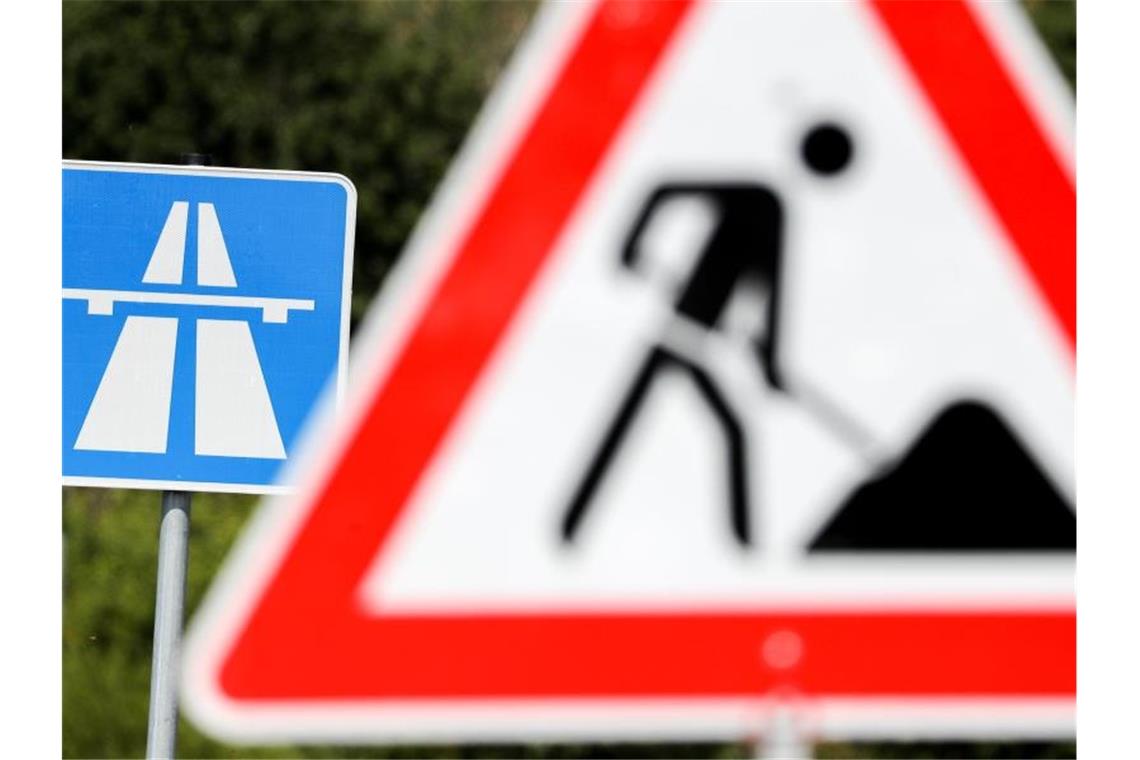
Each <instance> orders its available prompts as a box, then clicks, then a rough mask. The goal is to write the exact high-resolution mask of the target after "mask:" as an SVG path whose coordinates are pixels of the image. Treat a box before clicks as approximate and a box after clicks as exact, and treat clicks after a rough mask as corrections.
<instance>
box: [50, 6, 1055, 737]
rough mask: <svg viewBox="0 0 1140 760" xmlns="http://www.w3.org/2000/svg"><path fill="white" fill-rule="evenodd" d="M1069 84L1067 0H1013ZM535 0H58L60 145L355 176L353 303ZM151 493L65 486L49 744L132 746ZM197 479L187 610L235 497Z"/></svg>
mask: <svg viewBox="0 0 1140 760" xmlns="http://www.w3.org/2000/svg"><path fill="white" fill-rule="evenodd" d="M1023 6H1024V7H1025V8H1026V9H1027V10H1028V11H1029V13H1030V16H1031V17H1032V18H1033V20H1034V22H1035V23H1036V24H1037V25H1038V28H1039V31H1040V32H1041V34H1042V36H1043V38H1044V39H1045V41H1046V42H1047V44H1049V46H1050V48H1051V50H1052V52H1053V54H1054V56H1055V58H1056V59H1057V61H1058V62H1059V64H1060V66H1061V68H1062V71H1063V72H1064V73H1065V75H1066V77H1067V78H1068V80H1069V82H1070V84H1073V83H1074V82H1075V79H1074V75H1075V64H1076V24H1075V18H1074V6H1073V3H1072V2H1071V0H1070V1H1061V0H1024V2H1023ZM534 8H535V6H534V5H533V4H531V3H529V2H496V3H478V4H475V3H452V2H438V1H432V2H418V3H407V2H403V3H401V2H394V3H358V2H352V3H342V2H321V3H315V2H313V3H275V2H227V3H203V2H183V3H158V2H122V3H79V2H65V3H64V6H63V122H64V123H63V154H64V156H65V157H66V158H77V159H89V160H108V161H143V162H168V163H177V162H178V161H179V156H180V154H181V153H184V152H201V153H209V154H211V155H212V156H213V157H214V160H215V163H217V164H220V165H230V166H257V167H265V168H277V169H302V170H322V171H336V172H340V173H342V174H345V175H346V176H348V177H351V178H352V180H353V181H354V182H355V184H356V186H357V189H358V191H359V196H360V198H359V208H358V217H357V232H356V264H355V275H354V278H355V279H354V300H353V315H354V318H359V317H360V316H361V314H362V313H363V311H364V309H365V307H366V305H367V303H368V302H369V300H370V299H371V297H372V295H373V294H374V293H375V291H376V289H377V287H378V286H379V284H380V282H381V281H382V279H383V277H384V275H385V274H386V273H387V271H388V269H389V267H390V266H391V264H392V262H393V261H394V260H395V258H396V256H397V255H398V254H399V251H400V249H401V247H402V246H403V244H404V241H405V239H406V238H407V235H408V233H409V232H410V230H411V227H412V224H413V223H414V222H415V220H416V218H417V217H418V216H419V214H420V211H421V210H422V209H423V207H424V205H425V203H426V202H427V200H428V198H429V196H430V194H431V192H432V191H433V189H434V188H435V186H436V184H437V183H438V182H439V179H440V177H441V176H442V174H443V172H444V170H445V169H446V167H447V165H448V164H449V162H450V161H451V159H452V157H453V155H454V153H455V150H456V149H457V147H458V146H459V143H460V142H461V140H462V139H463V136H464V134H465V133H466V131H467V129H468V127H469V125H470V123H471V121H472V119H473V117H474V115H475V113H476V111H477V109H478V107H479V106H480V104H481V103H482V101H483V99H484V97H485V96H486V93H487V91H488V89H489V88H490V86H491V84H492V83H493V82H494V80H495V77H496V76H497V75H498V73H499V71H500V69H501V67H502V65H503V63H504V62H505V60H506V57H507V55H508V53H509V52H510V50H511V49H512V47H513V46H514V44H515V42H516V41H517V40H518V38H519V36H520V35H521V33H522V31H523V29H524V28H525V26H526V23H527V22H528V21H529V19H530V17H531V16H532V14H533V11H534ZM158 504H159V497H158V495H157V494H155V493H150V492H142V491H109V490H98V489H64V498H63V529H64V534H65V568H64V591H63V605H64V628H63V640H62V644H63V653H62V654H63V726H62V728H63V749H64V756H65V757H133V756H141V755H142V754H143V752H144V749H145V746H146V711H147V699H148V692H149V678H150V642H151V633H152V625H153V617H152V616H153V602H154V573H155V559H156V558H155V551H156V536H157V530H158ZM253 505H254V500H253V499H252V498H251V497H245V496H223V495H218V494H200V495H198V496H196V497H195V500H194V508H193V510H194V511H193V525H192V530H191V545H190V576H189V578H188V582H187V593H188V600H187V601H188V612H191V613H192V611H193V608H194V607H195V606H196V605H197V603H198V601H199V600H200V599H201V597H202V595H203V593H204V592H205V590H206V588H207V586H208V585H209V582H210V581H211V579H212V578H213V575H214V573H215V571H216V570H217V567H218V566H219V564H220V563H221V560H222V558H223V557H224V556H225V553H226V552H227V551H228V549H229V547H230V545H231V544H232V542H233V540H234V538H235V537H236V536H237V534H238V532H239V531H240V529H241V527H242V525H243V524H244V523H245V521H246V519H247V518H248V516H249V514H250V513H251V511H252V508H253ZM818 751H819V753H820V755H821V756H827V757H903V756H905V757H918V756H939V755H942V756H945V755H947V754H949V755H952V756H955V757H1019V756H1025V757H1029V756H1034V757H1064V756H1070V755H1072V754H1073V746H1072V745H1071V744H1054V745H993V744H985V745H967V744H956V745H953V746H947V745H915V744H907V745H893V744H877V745H850V744H828V745H821V746H820V748H819V750H818ZM746 752H747V748H746V747H743V746H741V745H735V744H722V745H670V746H661V745H656V746H638V745H616V746H615V745H589V746H518V745H515V746H503V747H478V748H474V747H444V748H430V749H425V748H416V747H406V748H386V749H377V748H368V747H350V748H344V747H256V748H251V747H241V748H237V747H231V746H228V745H225V744H221V743H218V742H215V741H213V740H211V739H208V738H207V737H205V736H203V735H202V734H200V733H199V732H198V731H197V730H196V729H194V727H193V726H190V725H189V724H187V723H185V722H183V724H182V727H181V731H180V736H179V755H180V756H181V757H285V756H291V757H376V756H384V757H408V758H411V757H431V756H440V755H444V756H455V757H503V758H506V757H517V758H523V757H527V758H530V757H534V758H538V757H546V758H562V757H596V758H602V757H661V756H675V757H698V756H703V757H738V756H744V754H745V753H746Z"/></svg>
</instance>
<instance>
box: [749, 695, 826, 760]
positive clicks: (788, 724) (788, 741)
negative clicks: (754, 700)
mask: <svg viewBox="0 0 1140 760" xmlns="http://www.w3.org/2000/svg"><path fill="white" fill-rule="evenodd" d="M767 728H768V730H767V731H765V732H764V734H763V736H762V737H761V738H760V742H759V744H758V746H757V750H758V752H757V755H758V757H760V758H761V759H762V760H806V759H807V758H810V757H811V756H812V749H811V744H810V742H808V741H806V740H805V737H804V736H803V733H802V732H801V731H800V729H799V726H798V725H797V721H796V715H795V713H794V711H793V710H792V709H791V708H790V707H788V706H778V707H776V708H775V709H774V710H773V711H772V718H771V720H769V721H768V727H767Z"/></svg>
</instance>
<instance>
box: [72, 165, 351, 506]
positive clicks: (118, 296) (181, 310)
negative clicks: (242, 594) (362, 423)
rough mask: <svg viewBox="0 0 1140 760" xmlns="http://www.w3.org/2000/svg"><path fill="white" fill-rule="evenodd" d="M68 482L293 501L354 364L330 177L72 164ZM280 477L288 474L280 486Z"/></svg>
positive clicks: (346, 220)
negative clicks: (304, 448)
mask: <svg viewBox="0 0 1140 760" xmlns="http://www.w3.org/2000/svg"><path fill="white" fill-rule="evenodd" d="M63 172H64V179H63V286H64V287H63V292H62V296H63V375H64V377H63V482H64V484H65V485H85V486H104V487H126V488H156V489H158V488H161V489H177V490H199V491H228V492H238V493H275V492H281V491H285V490H288V488H289V486H288V474H287V469H286V468H287V465H288V463H289V460H290V456H291V454H292V447H293V445H294V442H295V441H296V440H297V439H298V436H299V434H300V432H301V429H302V428H303V426H304V425H305V423H306V421H307V420H308V419H309V418H310V417H311V416H312V412H313V411H314V408H315V407H316V405H317V403H318V401H319V399H320V398H321V397H322V395H323V394H325V393H326V390H325V389H326V387H327V388H329V389H330V390H329V391H328V393H331V394H332V398H333V400H334V401H336V402H337V403H339V399H340V397H341V395H342V392H343V386H344V378H345V372H346V362H347V347H348V323H349V307H350V302H351V297H350V296H351V282H352V255H353V232H354V229H355V215H356V191H355V188H354V187H353V185H352V183H351V182H350V181H349V180H348V179H346V178H345V177H343V176H340V175H337V174H325V173H311V172H287V171H269V170H248V169H230V168H218V167H200V166H194V167H190V166H160V165H150V164H119V163H115V164H112V163H98V162H87V161H65V162H64V165H63ZM283 473H284V474H283Z"/></svg>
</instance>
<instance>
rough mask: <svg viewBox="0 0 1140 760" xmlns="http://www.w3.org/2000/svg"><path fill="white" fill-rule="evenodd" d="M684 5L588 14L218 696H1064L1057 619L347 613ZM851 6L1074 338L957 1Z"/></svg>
mask: <svg viewBox="0 0 1140 760" xmlns="http://www.w3.org/2000/svg"><path fill="white" fill-rule="evenodd" d="M693 5H694V2H692V1H690V0H686V1H678V2H621V3H612V2H610V3H602V4H600V5H599V6H598V8H597V9H596V10H595V11H594V12H593V15H592V17H591V18H590V19H589V21H588V23H587V24H586V25H585V27H584V29H583V31H582V32H581V36H580V38H579V40H578V42H577V44H576V47H575V48H574V50H573V51H572V53H571V55H570V56H569V57H568V59H567V62H566V63H565V65H564V68H563V69H562V71H561V72H560V73H559V75H558V76H557V78H556V83H555V85H554V86H553V88H552V89H551V91H550V92H549V93H548V95H547V96H546V99H545V101H544V102H543V104H542V105H541V107H540V108H539V109H538V111H537V112H536V115H535V117H534V120H533V122H532V123H531V124H530V126H529V128H528V130H527V131H526V133H525V135H524V137H523V139H521V140H520V141H519V143H518V147H517V148H516V150H515V152H514V154H513V156H512V158H511V159H510V160H509V161H508V162H507V165H506V169H505V171H504V172H503V174H502V175H501V176H500V177H499V178H498V179H497V182H496V183H495V185H494V187H493V189H492V191H491V192H490V194H489V196H488V198H487V199H486V202H485V204H484V206H483V207H482V210H481V212H480V213H478V214H477V215H476V217H475V218H476V221H475V223H474V225H473V226H472V227H471V228H470V230H468V231H467V233H466V235H465V237H464V238H462V241H461V243H460V246H461V247H460V249H459V252H458V254H457V255H456V256H455V258H454V259H453V261H452V264H451V267H450V269H449V271H448V272H447V273H446V274H445V275H444V276H443V278H442V279H441V280H440V281H439V283H438V285H437V286H436V288H435V290H434V293H433V294H432V295H431V297H430V298H429V301H428V306H427V308H426V309H425V311H424V312H423V316H422V319H421V321H420V322H419V323H418V324H416V325H415V327H414V328H413V330H412V332H411V334H410V337H409V338H408V340H407V342H406V344H405V345H404V347H403V349H402V353H401V354H400V355H399V357H398V358H397V360H396V362H395V364H394V365H393V369H392V371H391V374H390V376H389V377H388V379H387V381H386V383H384V384H383V386H382V387H380V388H379V390H378V391H377V393H376V395H375V397H374V398H373V399H372V400H371V403H370V406H369V411H368V414H367V416H366V419H364V420H363V421H362V422H361V423H360V424H359V425H358V426H357V427H356V429H355V431H354V433H353V439H352V442H351V445H350V446H349V447H347V453H346V454H345V456H344V458H343V460H342V461H341V462H340V463H339V465H338V466H336V467H335V468H334V470H333V471H332V475H331V479H330V480H329V482H328V483H327V485H326V486H325V487H324V489H323V491H321V492H320V493H319V496H318V497H317V500H316V504H315V505H314V506H313V508H312V509H311V511H310V512H309V513H308V514H307V515H306V517H305V518H304V520H303V522H302V524H301V526H300V529H299V530H298V531H297V533H296V535H295V538H294V539H293V542H292V545H291V546H290V548H289V549H288V551H287V552H285V554H284V555H283V556H284V559H283V560H282V562H281V564H280V566H279V567H278V568H277V570H276V572H275V574H274V575H273V576H272V578H271V580H270V582H269V583H268V584H267V586H266V590H265V592H264V594H263V596H262V597H261V599H260V600H259V601H258V603H257V604H256V605H255V607H254V608H253V613H252V615H251V617H250V618H249V620H248V621H247V622H246V623H245V625H244V627H243V628H242V629H240V632H239V634H238V635H237V637H236V638H235V640H234V645H233V647H232V650H231V651H230V652H229V654H228V656H227V657H226V658H225V659H224V661H223V664H222V668H221V672H220V690H221V691H222V692H223V693H224V694H225V695H226V696H227V697H228V698H229V699H231V700H235V701H237V702H244V701H248V702H251V703H255V702H257V701H259V700H276V701H281V700H285V701H288V700H294V699H295V700H299V701H303V702H312V701H314V700H326V699H327V700H345V699H349V700H351V699H354V698H367V699H369V700H385V699H393V700H409V699H412V700H414V699H426V698H464V697H532V698H533V697H671V696H684V697H703V696H737V695H744V696H753V695H756V694H758V693H762V692H764V691H766V690H769V689H772V688H775V687H779V686H781V685H793V686H794V687H795V688H796V689H797V690H798V691H799V692H800V693H802V694H809V695H811V694H816V695H823V694H828V695H856V696H858V695H882V694H890V695H896V696H899V695H901V696H907V695H924V696H961V695H981V696H989V697H1002V696H1025V695H1031V696H1046V697H1071V696H1073V695H1074V694H1075V687H1076V683H1075V682H1076V668H1075V660H1076V650H1075V641H1076V624H1075V615H1074V614H1073V613H1072V612H1071V611H1047V612H1041V613H1039V614H1031V613H1008V614H1004V613H996V612H992V611H991V612H986V611H978V612H963V611H960V610H959V611H943V612H929V613H921V614H906V613H898V612H888V611H880V612H874V611H863V612H857V613H856V612H852V613H820V614H810V613H803V612H796V613H792V612H789V613H787V614H778V613H766V614H753V613H748V612H740V613H731V612H730V613H717V614H711V613H702V612H693V613H691V614H685V613H677V614H638V615H620V614H559V613H551V614H527V615H493V616H490V615H487V616H478V615H450V616H449V615H437V616H431V615H421V616H410V615H381V616H366V615H364V614H363V613H362V612H361V610H360V608H359V606H358V604H357V600H356V599H355V596H354V595H355V593H356V590H357V588H358V586H359V584H360V581H361V579H362V578H363V577H364V575H365V573H366V572H367V570H368V569H369V567H371V565H372V563H373V561H374V560H375V558H376V557H377V556H378V555H379V553H380V552H381V551H382V550H383V547H384V544H385V541H386V540H387V538H388V536H389V533H390V530H391V528H392V526H393V524H394V522H395V521H396V519H397V517H398V515H399V513H400V511H401V509H402V508H403V507H404V505H405V503H406V502H407V500H408V498H409V495H410V493H411V492H412V489H413V488H414V487H415V486H416V483H417V480H418V479H419V477H420V474H421V473H422V472H423V471H424V470H425V468H426V466H427V463H429V462H430V461H431V460H432V458H433V457H434V455H435V453H436V450H437V448H438V446H439V444H440V441H441V440H442V439H443V437H444V436H445V434H446V433H447V431H448V428H449V426H450V424H451V422H452V420H454V419H455V418H456V417H457V416H458V414H459V412H460V409H461V407H462V405H463V403H464V401H465V399H466V398H467V396H468V394H469V392H470V390H471V388H472V386H473V385H474V384H475V382H476V380H477V378H478V377H479V376H480V373H481V372H482V371H483V368H484V367H485V365H486V363H487V361H488V358H489V356H490V355H491V354H492V352H493V351H494V349H495V347H496V345H497V343H498V341H499V339H500V336H502V335H503V333H504V332H505V330H506V329H507V327H508V325H509V324H510V322H511V320H512V319H513V317H514V314H515V311H516V309H517V308H518V305H519V304H520V302H521V301H522V300H523V298H524V297H525V295H526V293H527V291H528V289H529V287H530V285H531V283H532V282H533V281H534V279H535V277H536V275H537V273H538V272H539V270H540V269H541V268H542V266H543V265H544V263H545V260H546V256H547V254H548V252H549V251H551V250H552V249H553V248H554V243H555V241H556V240H557V238H558V236H559V235H560V234H561V232H562V229H563V225H564V223H565V221H566V220H567V219H568V218H569V217H570V215H571V213H572V211H573V210H574V208H575V206H576V204H577V203H578V201H579V199H580V198H581V197H582V195H583V193H584V191H585V189H586V188H587V186H588V185H589V183H590V181H591V178H592V177H593V176H594V174H595V172H596V169H597V167H598V165H599V164H600V162H601V161H602V160H603V158H604V157H605V156H606V153H607V151H608V150H609V147H610V146H611V145H612V144H613V143H614V141H615V137H616V135H617V134H618V132H619V131H620V129H621V128H622V125H623V123H624V122H625V119H626V117H627V115H628V114H629V113H630V111H631V109H632V108H633V106H634V104H635V103H636V101H637V99H638V97H639V94H640V93H641V92H642V90H643V89H644V86H645V84H646V82H647V81H648V80H649V79H650V78H651V77H652V75H653V73H654V70H655V67H656V65H657V63H658V62H659V61H660V60H661V57H662V54H663V53H664V51H665V50H666V49H667V47H668V45H669V43H670V40H671V39H673V38H674V37H675V36H676V34H677V31H678V29H679V28H681V26H682V25H683V23H684V21H685V19H686V17H687V16H688V15H689V13H690V11H691V8H692V6H693ZM868 7H869V8H870V9H871V11H872V15H873V16H874V17H875V18H877V19H878V20H879V21H880V22H881V24H880V26H881V28H882V30H883V31H884V32H885V35H884V39H889V40H892V41H893V44H894V45H895V47H896V49H897V51H898V52H899V54H900V58H901V60H902V61H904V62H905V64H906V65H907V66H908V68H909V70H910V72H911V73H912V75H913V77H914V79H915V81H916V83H917V85H918V88H919V89H920V90H921V91H922V92H923V93H925V95H926V98H927V100H928V102H929V104H930V107H931V109H932V111H933V112H934V113H935V114H936V115H937V117H938V120H939V121H940V123H941V124H942V125H943V126H944V127H945V130H946V134H947V135H948V136H949V138H950V141H951V142H952V144H953V145H954V146H956V148H957V150H958V153H959V156H960V158H961V159H962V163H963V165H964V166H965V167H966V169H967V171H968V174H969V176H971V177H972V178H973V179H974V181H975V182H976V184H977V186H978V188H979V189H980V191H981V195H982V196H983V197H984V198H985V199H986V200H987V202H988V203H989V204H990V207H991V209H992V211H993V213H994V215H995V217H996V218H997V219H998V220H1000V223H1001V225H1002V227H1003V228H1004V230H1005V231H1006V233H1007V234H1008V235H1009V238H1010V239H1011V240H1012V242H1013V246H1014V248H1015V249H1016V250H1017V251H1019V252H1020V254H1021V263H1022V264H1023V265H1024V267H1025V270H1026V271H1027V273H1028V274H1029V275H1030V277H1031V279H1032V281H1033V282H1035V283H1036V285H1037V287H1038V291H1039V293H1040V295H1041V297H1042V299H1043V302H1044V303H1045V304H1047V306H1048V309H1049V311H1050V313H1051V314H1052V315H1053V316H1054V317H1055V320H1056V324H1057V326H1058V328H1059V329H1060V331H1061V332H1062V333H1063V334H1064V335H1065V336H1066V337H1067V339H1068V344H1069V346H1070V347H1071V348H1072V347H1073V346H1074V345H1075V335H1076V325H1075V308H1074V301H1075V190H1074V187H1073V184H1072V180H1071V179H1070V178H1069V176H1068V175H1067V173H1066V172H1065V170H1064V169H1063V168H1062V166H1061V164H1060V163H1059V162H1058V159H1057V157H1056V156H1055V155H1054V154H1053V152H1052V150H1051V148H1050V147H1049V145H1048V143H1047V141H1046V140H1045V139H1044V137H1043V135H1042V132H1041V130H1040V128H1039V126H1038V125H1037V124H1036V123H1035V120H1034V118H1033V117H1032V115H1031V114H1030V112H1029V110H1028V108H1027V107H1026V104H1025V102H1023V100H1022V97H1021V96H1020V95H1019V93H1018V89H1017V88H1016V87H1015V85H1014V84H1013V82H1012V81H1011V79H1010V77H1009V76H1008V74H1007V72H1006V71H1005V70H1004V68H1003V66H1002V64H1001V63H1000V61H999V59H998V57H997V55H996V54H995V52H994V50H993V49H992V48H991V46H990V44H989V42H988V40H987V39H986V36H985V34H984V31H983V30H982V28H981V27H980V25H979V23H978V20H977V19H976V18H974V15H973V11H971V9H970V8H969V7H968V6H967V5H966V4H964V3H962V2H957V1H955V2H944V3H905V2H893V3H892V2H869V3H868ZM943 40H953V43H952V44H953V49H952V51H947V50H945V49H943V48H942V47H940V46H941V45H943V44H950V43H943V42H942V41H943ZM614 61H620V64H617V65H615V64H614ZM951 61H952V64H951V63H950V62H951ZM584 114H585V115H588V118H585V119H584V118H583V115H584ZM571 117H572V118H571ZM994 124H1001V125H1002V128H1001V129H1000V130H999V129H994V128H993V125H994ZM459 331H462V338H460V337H458V336H459ZM362 494H368V497H367V498H364V497H362ZM778 630H793V631H796V632H797V633H798V634H799V635H800V636H801V638H802V640H803V644H804V651H805V652H806V653H807V654H808V656H805V657H804V658H802V661H801V662H800V664H799V665H797V666H795V667H793V668H791V669H787V670H781V671H776V670H773V669H771V668H769V667H768V666H767V665H766V664H765V663H764V662H763V658H761V657H760V656H758V653H759V652H760V650H761V647H762V645H763V643H764V641H765V640H766V638H767V637H768V636H769V635H770V634H771V633H772V632H774V631H778ZM585 663H588V667H587V666H584V664H585Z"/></svg>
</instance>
